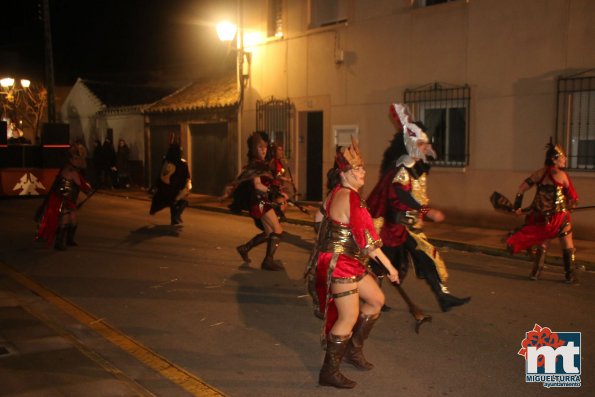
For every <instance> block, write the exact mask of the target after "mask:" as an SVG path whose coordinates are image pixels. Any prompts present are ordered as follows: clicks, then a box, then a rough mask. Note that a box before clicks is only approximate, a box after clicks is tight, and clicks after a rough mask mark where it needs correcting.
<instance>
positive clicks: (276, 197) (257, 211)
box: [226, 131, 287, 271]
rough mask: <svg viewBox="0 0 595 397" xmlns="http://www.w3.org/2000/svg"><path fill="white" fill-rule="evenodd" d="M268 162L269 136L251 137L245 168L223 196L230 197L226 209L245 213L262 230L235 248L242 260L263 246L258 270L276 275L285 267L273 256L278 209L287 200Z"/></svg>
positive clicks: (276, 244) (278, 239)
mask: <svg viewBox="0 0 595 397" xmlns="http://www.w3.org/2000/svg"><path fill="white" fill-rule="evenodd" d="M270 160H271V158H270V151H269V136H268V134H267V133H265V132H262V131H256V132H254V133H252V135H250V137H249V138H248V164H247V165H246V167H245V168H244V170H243V171H242V173H241V174H240V175H239V176H238V178H237V179H236V180H235V181H234V182H233V183H232V185H230V187H229V188H228V189H227V192H226V194H227V195H232V196H233V201H232V203H231V204H230V206H229V208H230V209H231V211H232V212H234V213H239V212H241V211H242V210H246V211H248V212H249V214H250V216H251V217H252V219H254V223H255V224H256V226H257V227H258V228H259V229H261V230H262V233H259V234H257V235H255V236H254V237H253V238H252V239H250V240H249V241H248V242H246V243H245V244H242V245H240V246H238V247H236V250H237V251H238V253H239V254H240V256H241V257H242V260H243V261H244V262H245V263H250V262H251V260H250V257H249V256H248V253H249V252H250V250H251V249H252V248H254V247H256V246H257V245H260V244H262V243H264V242H266V243H267V249H266V255H265V257H264V259H263V261H262V263H261V266H260V267H261V269H263V270H271V271H279V270H283V269H284V267H283V264H282V263H281V262H280V261H277V260H275V258H274V256H275V252H276V251H277V248H278V247H279V244H280V242H281V237H282V235H283V228H282V227H281V224H280V221H279V219H280V217H282V216H283V212H282V210H281V208H282V206H283V205H286V201H287V196H286V195H285V193H283V192H282V191H281V187H280V186H279V184H278V183H277V181H276V180H275V178H274V176H273V174H272V172H271V168H270Z"/></svg>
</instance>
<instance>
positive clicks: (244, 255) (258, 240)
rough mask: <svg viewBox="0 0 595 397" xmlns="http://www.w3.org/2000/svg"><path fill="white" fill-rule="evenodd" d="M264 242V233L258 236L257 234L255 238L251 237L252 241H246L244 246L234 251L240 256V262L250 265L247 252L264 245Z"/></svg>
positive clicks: (265, 237) (265, 238)
mask: <svg viewBox="0 0 595 397" xmlns="http://www.w3.org/2000/svg"><path fill="white" fill-rule="evenodd" d="M265 241H267V235H266V233H260V234H257V235H256V236H254V237H252V239H251V240H250V241H248V242H247V243H246V244H243V245H239V246H237V247H236V250H237V251H238V254H240V256H241V257H242V260H243V261H244V262H245V263H250V262H251V260H250V258H249V257H248V252H250V250H251V249H252V248H254V247H256V246H257V245H260V244H262V243H264V242H265Z"/></svg>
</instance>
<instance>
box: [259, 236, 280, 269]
mask: <svg viewBox="0 0 595 397" xmlns="http://www.w3.org/2000/svg"><path fill="white" fill-rule="evenodd" d="M280 242H281V235H280V234H277V233H271V234H269V237H268V241H267V254H266V256H265V257H264V259H263V261H262V264H261V265H260V267H261V269H262V270H271V271H279V270H284V269H285V268H284V267H283V265H282V264H281V263H280V262H279V261H276V260H275V258H274V257H275V251H277V248H278V247H279V243H280Z"/></svg>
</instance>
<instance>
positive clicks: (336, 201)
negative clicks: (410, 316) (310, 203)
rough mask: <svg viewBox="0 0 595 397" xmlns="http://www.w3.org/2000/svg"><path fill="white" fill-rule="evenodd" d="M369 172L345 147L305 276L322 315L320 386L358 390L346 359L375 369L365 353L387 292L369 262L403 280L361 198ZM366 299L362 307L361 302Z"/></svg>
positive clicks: (351, 149) (355, 150)
mask: <svg viewBox="0 0 595 397" xmlns="http://www.w3.org/2000/svg"><path fill="white" fill-rule="evenodd" d="M365 174H366V171H365V170H364V163H363V160H362V158H361V156H360V153H359V149H358V146H357V143H356V142H355V141H353V139H352V144H351V146H349V147H347V148H342V149H341V151H339V152H338V153H337V155H336V157H335V166H334V168H333V169H332V170H331V171H330V172H329V174H328V177H329V181H328V186H329V189H330V193H329V194H328V196H327V198H326V200H325V201H324V203H323V206H322V209H321V211H322V214H323V218H322V221H321V226H320V230H319V233H318V238H317V242H316V245H315V248H314V251H313V254H312V255H311V257H310V261H309V264H308V267H307V269H306V276H307V278H309V279H310V280H312V281H314V283H315V289H316V291H315V292H313V291H310V293H311V294H312V293H314V294H315V296H316V298H315V301H317V302H318V303H319V304H320V308H319V311H320V313H323V316H322V317H323V319H324V323H323V329H322V335H321V340H322V343H323V346H324V345H325V346H326V355H325V358H324V363H323V365H322V368H321V369H320V373H319V379H318V383H319V384H320V385H323V386H334V387H337V388H353V387H355V386H356V383H355V382H354V381H352V380H350V379H348V378H346V377H345V376H344V375H343V374H342V373H341V372H340V371H339V366H340V364H341V361H342V360H344V361H345V362H347V363H350V364H352V365H354V366H355V367H356V368H357V369H360V370H370V369H372V368H373V365H372V364H371V363H370V362H368V361H367V360H366V358H365V357H364V355H363V351H362V349H363V345H364V341H365V340H366V339H367V338H368V336H369V334H370V331H371V330H372V328H373V327H374V324H375V323H376V322H377V320H378V318H379V317H380V310H381V308H382V306H383V304H384V294H383V293H382V291H381V289H380V288H379V286H378V283H377V281H376V277H375V276H374V274H371V273H369V272H368V268H367V266H366V263H367V260H368V258H375V259H376V260H377V261H378V262H380V263H382V264H383V265H384V266H385V268H386V271H387V273H388V278H389V279H390V280H391V281H392V282H395V283H398V282H399V276H398V273H397V271H396V269H395V268H394V267H393V265H392V264H391V262H390V261H389V260H388V259H387V258H386V256H385V255H384V254H383V253H382V251H381V250H380V246H381V245H382V242H381V241H380V239H379V237H378V235H377V234H376V231H375V230H374V224H373V222H372V218H371V217H370V213H369V212H368V209H367V208H366V203H365V201H364V200H363V199H361V197H360V195H359V192H358V191H359V189H360V188H361V187H362V186H363V184H364V178H365ZM360 301H361V304H360Z"/></svg>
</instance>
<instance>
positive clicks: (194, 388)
mask: <svg viewBox="0 0 595 397" xmlns="http://www.w3.org/2000/svg"><path fill="white" fill-rule="evenodd" d="M0 269H1V270H3V271H4V272H5V273H6V274H8V275H9V276H10V277H11V278H12V279H14V280H15V281H17V282H18V283H20V284H21V285H23V286H24V287H25V288H27V289H29V290H31V291H32V292H34V293H36V294H37V295H39V296H40V297H42V298H43V299H45V300H46V301H48V302H50V303H51V304H53V305H54V306H56V307H58V308H59V309H61V310H62V311H63V312H65V313H67V314H69V315H70V316H71V317H73V318H74V319H76V320H77V321H79V322H80V323H82V324H84V325H86V326H87V327H89V328H91V329H93V330H95V331H96V332H97V333H99V334H100V335H102V336H103V337H104V338H106V339H107V340H109V341H110V342H112V343H113V344H114V345H116V346H117V347H119V348H120V349H122V350H124V351H126V352H127V353H129V354H130V355H132V356H133V357H135V358H136V359H137V360H139V361H140V362H142V363H143V364H145V365H147V366H149V367H151V368H153V369H154V370H155V371H157V372H159V373H160V374H161V375H162V376H163V377H165V378H167V379H169V380H171V381H172V382H173V383H175V384H177V385H179V386H180V387H182V388H183V389H185V390H186V391H188V392H189V393H191V394H192V395H194V396H198V397H221V396H225V394H223V393H222V392H221V391H219V390H217V389H215V388H214V387H212V386H210V385H208V384H207V383H206V382H204V381H203V380H201V379H200V378H198V377H196V376H194V375H193V374H191V373H190V372H188V371H186V370H185V369H184V368H181V367H178V366H176V365H175V364H174V363H172V362H171V361H169V360H167V359H166V358H164V357H162V356H160V355H159V354H157V353H155V352H154V351H152V350H150V349H149V348H147V347H145V346H143V345H142V344H141V343H139V342H137V341H135V340H134V339H132V338H131V337H129V336H127V335H125V334H123V333H122V332H120V331H118V330H117V329H115V328H113V327H111V326H110V325H108V324H106V323H104V322H103V321H102V320H101V319H98V318H96V317H95V316H93V315H92V314H90V313H87V312H86V311H84V310H83V309H81V308H79V307H78V306H76V305H75V304H74V303H72V302H70V301H68V300H66V299H65V298H62V297H60V296H59V295H57V294H56V293H54V292H52V291H50V290H49V289H47V288H45V287H43V286H42V285H40V284H38V283H37V282H35V281H33V280H31V279H30V278H29V277H27V276H25V275H24V274H22V273H20V272H18V271H16V270H14V269H13V268H12V267H10V266H8V265H7V264H5V263H3V262H0Z"/></svg>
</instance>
